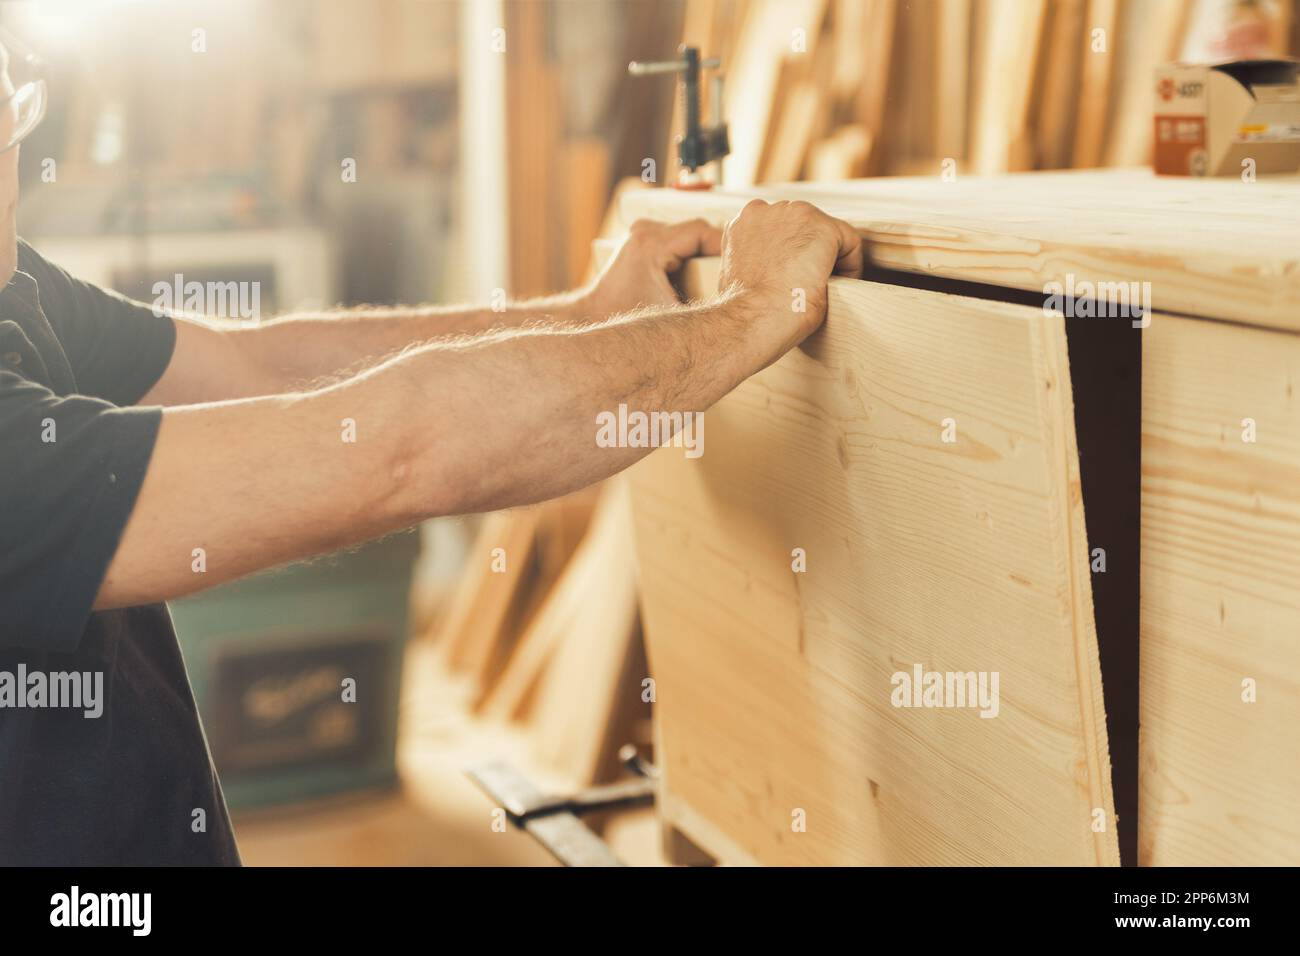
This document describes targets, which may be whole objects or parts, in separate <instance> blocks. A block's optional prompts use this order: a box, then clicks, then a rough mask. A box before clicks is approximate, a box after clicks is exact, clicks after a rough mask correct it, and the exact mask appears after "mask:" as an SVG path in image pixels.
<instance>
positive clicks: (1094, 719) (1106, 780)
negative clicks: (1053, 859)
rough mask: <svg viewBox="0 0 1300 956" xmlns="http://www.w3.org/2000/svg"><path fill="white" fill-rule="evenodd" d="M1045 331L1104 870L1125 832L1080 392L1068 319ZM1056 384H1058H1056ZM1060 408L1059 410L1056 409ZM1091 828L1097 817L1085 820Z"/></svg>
mask: <svg viewBox="0 0 1300 956" xmlns="http://www.w3.org/2000/svg"><path fill="white" fill-rule="evenodd" d="M1037 328H1039V329H1041V330H1042V335H1041V336H1040V337H1039V348H1040V351H1041V355H1042V358H1043V362H1044V368H1045V370H1046V372H1047V376H1048V379H1047V383H1046V387H1045V388H1043V389H1041V390H1040V391H1039V396H1040V402H1041V403H1042V419H1043V421H1044V422H1051V421H1060V422H1063V423H1064V424H1063V427H1062V428H1061V429H1060V430H1059V434H1055V435H1054V436H1053V438H1054V439H1055V445H1056V447H1055V449H1054V454H1055V457H1056V460H1057V462H1059V466H1058V467H1060V468H1061V469H1062V470H1063V471H1064V474H1065V482H1064V487H1065V489H1066V496H1065V500H1064V501H1063V502H1061V503H1062V504H1063V505H1064V506H1065V513H1064V514H1063V516H1062V517H1063V518H1064V523H1065V530H1066V532H1067V533H1066V534H1065V535H1063V536H1059V540H1063V541H1064V552H1065V553H1064V554H1062V555H1061V556H1060V559H1061V560H1062V561H1063V562H1064V564H1065V566H1066V567H1067V569H1068V572H1069V573H1068V578H1069V581H1070V588H1071V593H1070V607H1071V610H1072V619H1071V634H1070V640H1071V644H1072V646H1073V648H1074V660H1075V672H1076V681H1075V685H1076V686H1077V687H1078V688H1079V689H1080V693H1079V717H1080V723H1081V726H1082V729H1083V738H1084V742H1085V747H1084V759H1085V761H1086V768H1085V773H1086V778H1085V781H1084V783H1085V786H1086V789H1087V795H1088V801H1089V804H1090V806H1091V807H1092V808H1093V810H1094V811H1095V810H1096V809H1098V808H1100V809H1101V810H1103V811H1104V815H1105V829H1104V830H1103V831H1102V832H1100V833H1098V832H1096V831H1094V833H1093V847H1094V850H1095V851H1096V859H1097V865H1098V866H1119V864H1120V855H1119V834H1118V831H1117V825H1116V820H1115V791H1114V786H1113V783H1112V780H1111V766H1110V739H1109V736H1108V734H1107V732H1106V705H1105V699H1104V695H1103V693H1102V675H1101V656H1100V652H1099V650H1098V644H1097V621H1096V616H1095V614H1094V613H1093V603H1092V572H1091V566H1090V561H1089V551H1088V531H1087V522H1086V519H1085V515H1084V501H1083V477H1082V475H1081V474H1080V470H1079V447H1078V437H1077V435H1076V433H1075V428H1074V388H1073V384H1072V382H1071V378H1070V368H1069V350H1068V347H1067V344H1066V340H1065V320H1064V318H1062V317H1061V316H1059V315H1047V314H1044V315H1043V320H1042V322H1041V323H1039V324H1038V325H1037ZM1052 383H1055V385H1053V384H1052ZM1053 405H1054V406H1055V408H1053V407H1052V406H1053ZM1080 822H1081V824H1084V825H1088V826H1091V822H1092V821H1091V819H1089V820H1087V821H1080Z"/></svg>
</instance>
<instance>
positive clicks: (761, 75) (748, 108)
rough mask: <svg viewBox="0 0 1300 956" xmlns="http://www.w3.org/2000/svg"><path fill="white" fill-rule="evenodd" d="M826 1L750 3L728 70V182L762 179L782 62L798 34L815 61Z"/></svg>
mask: <svg viewBox="0 0 1300 956" xmlns="http://www.w3.org/2000/svg"><path fill="white" fill-rule="evenodd" d="M826 3H827V0H752V3H751V4H750V5H749V6H748V9H747V13H746V16H745V20H744V24H743V25H742V26H741V28H740V29H741V34H740V39H739V41H738V43H737V47H736V51H735V55H734V56H733V57H732V62H731V65H730V67H728V68H727V81H726V89H725V91H724V92H723V99H724V100H725V101H726V110H725V115H726V118H727V124H728V128H729V138H730V141H731V155H730V156H728V157H727V158H726V159H725V160H723V179H724V182H727V183H730V184H734V185H737V186H746V185H749V184H751V183H753V182H755V181H756V180H757V178H758V174H759V171H760V165H761V162H762V157H763V148H764V144H765V143H766V141H767V137H768V124H769V123H770V122H772V120H773V104H774V102H775V100H776V97H777V94H778V92H779V91H778V89H777V77H778V75H779V74H780V70H781V63H782V60H784V59H785V57H787V56H792V55H794V53H793V50H792V39H793V36H794V31H795V30H803V31H804V35H805V37H806V39H807V50H808V52H807V53H804V54H800V55H801V56H813V55H814V50H815V48H816V44H817V41H818V37H819V30H820V24H821V22H822V17H823V16H824V15H825V11H826Z"/></svg>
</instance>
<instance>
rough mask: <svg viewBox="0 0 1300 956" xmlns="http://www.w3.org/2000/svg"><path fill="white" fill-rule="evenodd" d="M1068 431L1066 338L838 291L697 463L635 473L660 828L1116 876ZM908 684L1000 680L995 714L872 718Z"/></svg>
mask: <svg viewBox="0 0 1300 956" xmlns="http://www.w3.org/2000/svg"><path fill="white" fill-rule="evenodd" d="M687 272H688V274H687V277H686V281H687V287H688V289H689V290H691V291H692V292H693V293H695V294H697V295H699V294H707V293H708V291H709V290H711V289H713V288H715V287H716V281H717V279H716V272H717V260H696V261H694V262H693V263H691V264H690V265H689V266H688V270H687ZM948 418H951V419H953V420H954V422H955V427H956V434H955V439H956V440H955V441H954V442H951V443H945V442H944V441H943V429H944V419H948ZM1073 422H1074V419H1073V407H1072V400H1071V388H1070V380H1069V373H1068V366H1067V361H1066V343H1065V334H1064V326H1063V322H1062V320H1060V319H1059V318H1049V317H1047V316H1045V315H1044V314H1043V312H1042V311H1041V310H1038V309H1030V308H1025V307H1022V306H1013V305H1008V304H1004V303H996V302H986V301H977V300H973V299H965V298H957V297H954V296H946V295H941V294H939V293H934V292H921V291H916V290H910V289H903V288H899V287H894V286H885V285H879V284H875V283H868V282H862V281H857V280H842V279H840V280H834V281H833V282H832V283H831V291H830V313H829V318H828V320H827V324H826V327H825V329H824V330H823V331H822V332H820V333H819V334H818V335H817V336H815V337H814V338H813V339H811V340H810V341H809V342H808V343H806V344H805V345H804V346H803V347H802V348H800V349H797V350H795V351H794V352H792V353H790V354H789V355H787V356H785V357H784V358H783V359H782V360H780V361H779V362H778V363H776V364H775V365H773V366H772V367H771V368H769V369H767V370H765V371H763V372H761V373H759V374H758V375H757V376H755V377H753V378H751V379H750V380H749V381H747V382H745V383H744V384H743V385H741V386H740V387H739V388H738V389H736V390H735V391H734V392H733V393H731V394H730V395H729V396H727V398H725V399H724V400H723V401H721V402H720V403H719V404H718V405H716V406H715V407H714V408H713V409H711V410H710V411H709V412H708V413H707V415H706V425H707V431H706V435H707V441H706V444H705V448H704V454H703V455H702V456H701V457H700V458H698V459H694V460H688V459H686V458H685V457H684V456H683V454H682V450H681V449H674V448H666V449H662V450H660V451H659V452H656V453H655V454H653V455H652V456H650V457H649V458H648V459H647V460H646V461H644V462H642V463H641V464H640V465H638V466H636V468H634V469H633V470H632V471H631V473H630V474H631V476H632V482H633V497H634V513H635V521H636V535H637V546H638V557H639V566H640V573H641V584H642V613H643V623H644V626H645V630H646V636H647V642H648V643H647V647H648V651H649V654H650V664H651V672H652V674H653V675H654V677H655V680H656V693H657V702H656V718H657V720H658V731H659V737H660V745H661V746H660V750H659V752H658V754H657V760H658V761H659V762H660V763H661V765H662V766H663V768H664V772H665V797H664V801H663V807H664V812H665V813H666V814H667V815H668V817H669V820H668V822H669V823H670V824H671V825H672V826H675V827H677V828H679V829H681V830H682V831H683V832H684V833H686V834H687V835H688V836H690V838H691V839H692V840H694V841H696V842H697V843H699V845H700V846H702V847H704V848H705V849H707V850H709V851H710V852H712V853H714V854H717V855H719V856H721V857H722V858H723V859H724V860H729V861H733V862H754V861H757V862H761V863H774V864H847V863H866V864H940V863H953V864H956V863H971V864H974V863H1008V864H1010V863H1026V864H1029V863H1040V864H1045V863H1051V864H1079V865H1095V864H1115V863H1117V862H1118V849H1117V845H1116V840H1115V834H1114V827H1113V807H1112V801H1111V787H1110V768H1109V761H1108V750H1107V742H1106V728H1105V719H1104V711H1103V707H1102V692H1101V678H1100V673H1099V670H1098V663H1097V645H1096V635H1095V631H1094V626H1093V619H1092V604H1091V585H1090V581H1089V572H1088V564H1087V550H1086V549H1087V544H1086V540H1085V534H1084V530H1083V529H1084V515H1083V503H1082V500H1081V494H1080V491H1079V474H1078V456H1077V452H1076V449H1075V443H1074V424H1073ZM796 548H801V549H804V552H805V554H806V561H807V565H806V571H803V572H795V571H793V570H792V551H793V549H796ZM917 664H919V665H921V666H922V667H923V668H924V669H925V670H926V671H927V672H928V671H940V672H971V671H974V672H981V671H982V672H997V673H998V675H999V678H998V679H999V701H1000V703H999V710H998V714H997V716H996V717H994V718H992V719H984V718H982V717H980V715H979V712H978V710H977V709H964V708H952V709H944V708H901V707H895V706H893V705H892V703H891V694H892V691H893V690H894V687H893V685H892V683H891V678H892V675H894V674H895V673H896V672H906V673H909V674H910V673H911V672H912V669H913V666H914V665H917ZM1094 808H1101V809H1102V810H1104V816H1105V820H1106V821H1107V824H1108V825H1107V827H1106V829H1105V832H1102V833H1094V832H1093V829H1092V827H1091V824H1092V821H1093V810H1094ZM799 811H803V813H804V814H806V832H794V831H793V830H792V823H794V822H795V821H796V820H797V814H798V812H799Z"/></svg>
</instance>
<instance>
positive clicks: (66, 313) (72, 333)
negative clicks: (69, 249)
mask: <svg viewBox="0 0 1300 956" xmlns="http://www.w3.org/2000/svg"><path fill="white" fill-rule="evenodd" d="M18 268H19V269H21V270H22V271H23V272H26V273H28V274H30V275H31V276H32V277H33V278H34V279H35V280H36V284H37V287H38V288H39V289H40V296H41V309H42V311H44V313H45V317H46V318H47V319H49V322H50V325H51V326H52V327H53V328H54V331H55V334H56V335H57V336H58V337H59V341H60V342H61V343H62V344H63V349H64V352H65V353H66V354H67V356H68V363H69V364H70V365H71V366H72V374H73V375H74V376H76V379H77V391H78V393H80V394H83V395H91V396H94V397H95V398H102V399H104V400H105V401H107V402H112V403H113V404H114V405H134V404H135V403H136V402H138V401H139V400H140V399H141V397H142V396H143V395H144V394H145V393H146V392H148V391H149V389H151V388H153V386H154V384H155V383H156V382H157V381H158V379H160V378H162V374H163V372H164V371H166V369H167V363H168V362H170V361H171V357H172V351H173V350H174V349H175V347H176V325H175V322H174V321H173V319H172V318H171V316H169V315H166V314H163V315H157V314H155V313H154V310H153V308H152V307H150V306H148V305H146V304H144V303H143V302H136V301H135V300H133V299H128V298H127V297H126V296H123V295H119V294H118V293H116V292H111V291H109V290H108V289H101V288H100V287H99V286H97V285H93V284H91V283H89V282H83V281H82V280H81V279H76V278H73V277H72V276H71V275H69V274H68V273H67V272H65V271H64V270H63V269H60V268H59V267H58V266H56V265H55V264H54V263H52V262H50V261H49V260H47V259H45V258H44V257H43V256H42V255H40V253H38V252H37V251H36V250H35V249H33V248H32V247H31V246H29V245H28V244H27V243H25V242H23V241H22V240H19V243H18Z"/></svg>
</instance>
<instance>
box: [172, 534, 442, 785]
mask: <svg viewBox="0 0 1300 956" xmlns="http://www.w3.org/2000/svg"><path fill="white" fill-rule="evenodd" d="M419 550H420V538H419V533H418V531H416V530H411V531H406V532H402V533H400V534H394V535H390V536H389V537H387V538H383V539H381V540H379V541H375V542H371V543H369V544H366V545H363V546H361V547H358V548H354V549H351V550H348V551H342V552H339V553H337V554H333V555H330V556H328V557H323V558H317V559H314V560H312V561H308V562H304V563H301V564H295V565H290V566H288V567H285V568H281V569H277V570H273V571H266V572H263V573H261V574H257V575H254V576H252V577H250V578H246V579H244V580H242V581H237V582H235V583H233V584H228V585H223V586H221V587H218V588H214V589H213V590H211V591H207V592H204V593H202V594H198V595H196V596H194V597H190V598H185V599H182V600H179V601H174V602H172V604H171V611H172V616H173V618H174V619H175V622H176V632H177V635H178V636H179V638H180V643H181V650H182V652H183V653H184V655H185V663H186V666H187V668H188V669H189V673H190V680H191V683H192V684H193V686H194V694H195V697H196V698H197V700H198V705H199V710H200V712H201V714H202V716H203V724H204V727H205V729H206V731H207V735H208V744H209V746H210V747H211V748H212V757H213V761H214V762H215V764H216V766H217V771H218V772H219V773H220V775H221V781H222V787H223V788H224V790H225V794H226V801H227V802H228V803H229V805H230V807H231V808H232V809H238V808H250V807H258V806H266V805H270V804H277V803H286V802H292V801H297V800H305V799H310V798H312V797H319V796H324V795H327V794H332V793H339V792H342V791H347V790H354V789H364V788H379V787H384V786H391V785H392V784H393V783H394V782H395V781H396V776H397V767H396V745H397V713H398V700H399V697H400V691H401V668H402V656H403V651H404V649H405V645H406V639H407V636H408V621H407V614H408V602H409V592H410V583H411V572H412V567H413V565H414V562H415V559H416V557H417V555H418V554H419Z"/></svg>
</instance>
